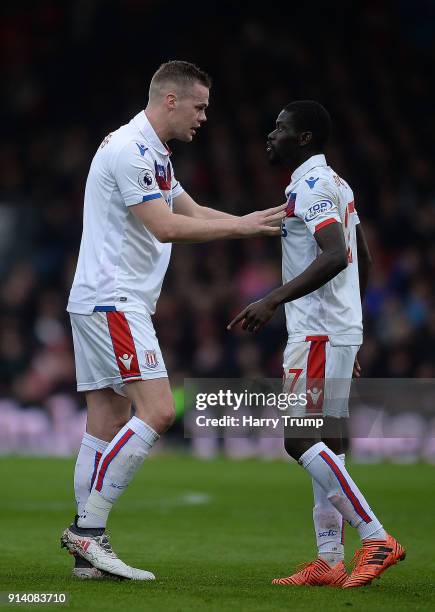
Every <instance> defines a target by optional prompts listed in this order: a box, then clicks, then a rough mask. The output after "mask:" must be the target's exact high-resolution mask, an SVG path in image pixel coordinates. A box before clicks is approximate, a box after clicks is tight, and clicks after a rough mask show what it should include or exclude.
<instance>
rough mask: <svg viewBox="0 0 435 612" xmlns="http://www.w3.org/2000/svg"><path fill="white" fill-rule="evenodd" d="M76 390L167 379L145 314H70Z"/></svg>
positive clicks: (116, 388)
mask: <svg viewBox="0 0 435 612" xmlns="http://www.w3.org/2000/svg"><path fill="white" fill-rule="evenodd" d="M70 319H71V327H72V335H73V343H74V356H75V363H76V374H77V390H78V391H92V390H94V389H104V388H105V387H112V389H113V390H114V391H116V392H117V393H118V394H120V395H124V393H123V390H122V389H123V386H124V385H125V384H128V383H129V382H133V381H135V380H149V379H153V378H167V376H168V374H167V372H166V367H165V363H164V361H163V356H162V352H161V350H160V346H159V343H158V341H157V337H156V332H155V331H154V327H153V324H152V321H151V317H150V315H149V314H147V313H144V312H119V311H110V312H93V313H92V314H91V315H82V314H74V313H70Z"/></svg>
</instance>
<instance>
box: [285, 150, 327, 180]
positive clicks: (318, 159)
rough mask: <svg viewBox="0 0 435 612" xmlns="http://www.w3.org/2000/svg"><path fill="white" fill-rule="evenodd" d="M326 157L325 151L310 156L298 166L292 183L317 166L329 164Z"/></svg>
mask: <svg viewBox="0 0 435 612" xmlns="http://www.w3.org/2000/svg"><path fill="white" fill-rule="evenodd" d="M327 165H328V164H327V163H326V158H325V156H324V155H323V153H320V154H319V155H312V156H311V157H310V158H308V159H307V160H305V161H304V163H303V164H301V165H300V166H298V167H297V168H296V170H295V171H294V172H293V174H292V183H294V182H295V181H298V180H299V179H300V178H301V177H302V176H304V174H306V173H307V172H309V171H310V170H312V169H313V168H316V167H317V166H327Z"/></svg>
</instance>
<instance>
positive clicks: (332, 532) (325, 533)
mask: <svg viewBox="0 0 435 612" xmlns="http://www.w3.org/2000/svg"><path fill="white" fill-rule="evenodd" d="M337 533H338V531H336V530H335V529H329V530H328V531H319V532H318V533H317V536H318V537H319V538H326V537H328V536H329V537H333V536H336V535H337Z"/></svg>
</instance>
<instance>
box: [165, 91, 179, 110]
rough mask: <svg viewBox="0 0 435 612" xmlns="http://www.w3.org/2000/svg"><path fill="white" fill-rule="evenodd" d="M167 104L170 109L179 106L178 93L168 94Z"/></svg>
mask: <svg viewBox="0 0 435 612" xmlns="http://www.w3.org/2000/svg"><path fill="white" fill-rule="evenodd" d="M166 105H167V107H168V109H170V110H174V108H175V107H176V106H177V94H175V93H168V94H166Z"/></svg>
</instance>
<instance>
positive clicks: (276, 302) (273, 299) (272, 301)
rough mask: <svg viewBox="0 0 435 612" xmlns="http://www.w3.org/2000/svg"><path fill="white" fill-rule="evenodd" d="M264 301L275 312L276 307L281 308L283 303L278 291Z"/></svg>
mask: <svg viewBox="0 0 435 612" xmlns="http://www.w3.org/2000/svg"><path fill="white" fill-rule="evenodd" d="M266 299H267V302H268V304H269V306H270V307H271V308H273V309H274V310H276V309H277V308H278V306H281V304H282V303H283V298H282V296H281V295H280V291H279V289H278V290H275V291H272V293H270V294H269V295H268V296H267V298H266Z"/></svg>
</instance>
